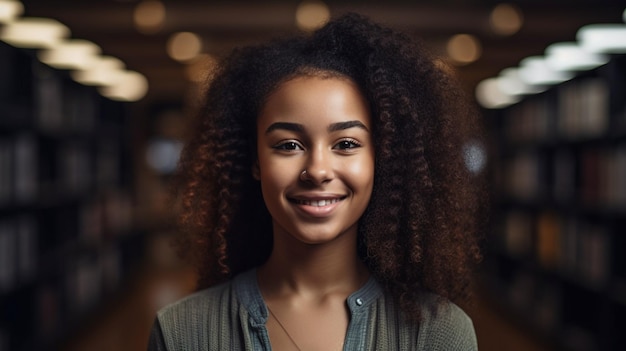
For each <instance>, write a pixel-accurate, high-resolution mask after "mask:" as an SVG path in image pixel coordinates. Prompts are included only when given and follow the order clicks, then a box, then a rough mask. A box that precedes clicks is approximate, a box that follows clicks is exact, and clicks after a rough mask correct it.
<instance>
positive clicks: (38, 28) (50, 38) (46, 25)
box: [0, 17, 70, 49]
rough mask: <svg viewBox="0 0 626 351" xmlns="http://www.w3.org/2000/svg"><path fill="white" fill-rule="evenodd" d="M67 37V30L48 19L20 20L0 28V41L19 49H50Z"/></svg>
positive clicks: (30, 18)
mask: <svg viewBox="0 0 626 351" xmlns="http://www.w3.org/2000/svg"><path fill="white" fill-rule="evenodd" d="M69 35H70V30H69V28H67V27H66V26H65V25H63V24H62V23H61V22H58V21H55V20H53V19H49V18H38V17H29V18H21V19H18V20H15V21H12V22H9V23H7V24H6V25H5V26H3V27H2V28H0V40H3V41H5V42H7V43H9V44H11V45H13V46H16V47H21V48H31V49H41V48H50V47H52V46H54V45H56V44H57V43H59V42H60V41H61V40H63V39H64V38H67V37H68V36H69Z"/></svg>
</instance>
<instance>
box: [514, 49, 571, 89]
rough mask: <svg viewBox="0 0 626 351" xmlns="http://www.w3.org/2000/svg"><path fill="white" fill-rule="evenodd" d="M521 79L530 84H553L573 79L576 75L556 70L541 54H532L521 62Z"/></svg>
mask: <svg viewBox="0 0 626 351" xmlns="http://www.w3.org/2000/svg"><path fill="white" fill-rule="evenodd" d="M519 77H520V79H521V80H522V81H523V82H524V83H526V84H530V85H552V84H558V83H561V82H564V81H566V80H569V79H572V78H573V77H574V75H573V74H572V73H569V72H562V71H555V70H554V69H552V68H551V67H550V66H548V64H547V63H546V60H545V59H544V58H543V57H540V56H531V57H527V58H525V59H523V60H522V61H521V62H520V68H519Z"/></svg>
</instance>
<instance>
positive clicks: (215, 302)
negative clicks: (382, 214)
mask: <svg viewBox="0 0 626 351" xmlns="http://www.w3.org/2000/svg"><path fill="white" fill-rule="evenodd" d="M421 300H422V301H421V304H422V306H423V308H422V316H421V317H422V319H421V322H420V323H419V324H415V323H408V322H406V321H405V320H404V318H403V317H402V316H401V314H400V313H399V311H398V309H397V306H396V305H395V304H394V303H393V301H392V300H391V298H390V297H389V296H388V295H387V294H385V293H384V292H383V289H382V288H381V287H380V285H379V284H378V283H377V282H376V280H375V279H374V278H373V277H372V278H370V279H369V281H368V282H367V283H366V284H365V285H364V286H363V287H361V288H360V289H359V290H357V291H356V292H354V293H353V294H352V295H350V296H349V297H348V299H347V301H346V303H347V306H348V309H349V312H350V322H349V325H348V330H347V333H346V337H345V342H344V350H359V351H361V350H424V351H437V350H446V351H448V350H458V351H472V350H478V347H477V342H476V334H475V332H474V327H473V325H472V321H471V319H470V318H469V317H468V316H467V315H466V314H465V312H463V310H461V309H460V308H459V307H458V306H456V305H455V304H453V303H451V302H448V301H445V300H444V301H442V299H438V298H437V297H436V296H434V295H432V294H424V295H423V298H422V299H421ZM267 318H268V311H267V307H266V306H265V302H264V301H263V298H262V296H261V292H260V290H259V287H258V284H257V280H256V271H255V270H251V271H248V272H245V273H242V274H241V275H239V276H237V277H235V278H234V279H233V280H231V281H229V282H227V283H224V284H221V285H219V286H215V287H212V288H209V289H206V290H203V291H200V292H197V293H195V294H193V295H191V296H189V297H186V298H184V299H182V300H180V301H178V302H175V303H174V304H172V305H169V306H167V307H165V308H163V309H162V310H160V311H159V312H158V314H157V318H156V320H155V323H154V326H153V328H152V333H151V335H150V344H149V346H148V350H150V351H162V350H168V351H178V350H180V351H182V350H185V351H189V350H220V351H223V350H265V351H269V350H271V349H272V347H271V344H270V339H269V335H268V332H267V329H266V327H265V323H266V321H267Z"/></svg>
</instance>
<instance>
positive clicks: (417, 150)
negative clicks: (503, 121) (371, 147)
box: [178, 14, 480, 315]
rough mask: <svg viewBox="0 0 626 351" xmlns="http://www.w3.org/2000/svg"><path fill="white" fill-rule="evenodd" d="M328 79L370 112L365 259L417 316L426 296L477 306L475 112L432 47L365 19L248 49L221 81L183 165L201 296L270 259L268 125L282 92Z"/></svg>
mask: <svg viewBox="0 0 626 351" xmlns="http://www.w3.org/2000/svg"><path fill="white" fill-rule="evenodd" d="M316 72H317V73H316ZM320 72H322V73H323V72H326V74H337V75H339V76H345V77H348V78H349V79H351V80H352V81H354V82H355V83H356V84H357V85H358V86H359V87H360V89H361V91H362V93H363V94H364V96H365V98H366V99H367V101H368V102H369V104H370V111H371V114H372V121H373V140H374V143H375V166H374V167H375V170H374V173H375V177H374V187H373V192H372V196H371V200H370V203H369V205H368V207H367V209H366V210H365V213H364V214H363V216H362V217H361V219H360V221H359V226H358V239H357V240H358V249H359V255H360V257H361V258H362V260H363V261H364V262H365V263H366V265H367V266H368V268H369V269H370V271H371V273H372V274H373V275H374V276H375V277H376V279H377V280H378V281H379V282H380V283H381V284H382V285H383V286H384V287H385V288H386V289H387V291H389V292H390V293H391V294H392V296H394V300H395V301H397V303H398V304H399V306H401V307H402V309H403V310H405V311H406V312H407V314H408V315H419V311H418V307H417V306H418V303H417V302H416V301H417V300H418V299H419V293H420V292H421V291H431V292H434V293H436V294H438V295H439V296H442V297H444V298H448V299H451V300H457V299H459V298H463V297H466V295H467V292H468V287H469V285H470V283H471V280H472V278H473V277H472V269H473V264H474V263H475V262H477V260H479V258H480V250H479V245H478V241H477V236H476V235H475V233H476V228H477V226H476V223H477V222H476V209H477V208H476V207H477V206H476V204H477V202H476V201H477V198H478V197H477V193H476V191H475V187H474V186H473V185H472V184H473V183H472V175H471V174H470V172H469V171H468V170H467V168H466V166H465V164H464V160H463V152H462V148H463V145H464V143H465V142H466V141H467V140H468V135H469V133H467V131H469V130H470V129H471V128H470V127H471V123H472V121H473V120H474V119H473V118H474V117H475V116H474V115H475V109H474V108H473V105H471V104H469V103H468V101H467V98H466V97H465V95H464V94H463V91H462V89H460V87H459V86H458V85H457V83H456V82H455V80H454V79H452V78H451V77H450V75H449V74H448V73H446V72H445V71H444V70H443V69H441V68H440V67H438V66H437V65H436V64H435V60H434V59H433V57H431V56H429V54H427V53H426V50H424V49H423V47H422V46H420V45H419V44H418V43H415V42H414V40H412V39H409V38H408V37H406V36H405V35H404V34H401V33H398V32H395V31H393V30H391V29H389V28H385V27H382V26H380V25H378V24H375V23H372V22H371V21H370V20H369V19H367V18H364V17H362V16H360V15H356V14H348V15H345V16H342V17H341V18H338V19H336V20H333V21H331V22H329V23H328V24H326V25H325V26H324V27H323V28H321V29H319V30H317V31H316V32H314V33H312V34H310V35H301V36H295V37H292V38H287V39H280V40H275V41H272V42H269V43H266V44H264V45H259V46H253V47H246V48H241V49H237V50H235V51H234V52H233V53H232V54H231V55H230V56H229V57H227V58H226V59H225V60H224V61H223V65H222V66H221V67H220V68H219V69H218V71H217V73H215V75H214V76H213V79H212V80H211V82H210V86H209V87H208V89H207V92H206V96H205V102H204V104H203V107H202V108H201V110H200V111H199V113H198V116H197V119H196V124H195V125H194V126H193V128H192V136H191V138H190V140H189V141H188V143H187V144H186V146H185V148H184V150H183V152H182V154H181V159H180V165H179V166H180V167H179V171H180V173H179V174H180V179H179V180H180V183H179V192H178V196H179V199H180V200H181V201H180V204H181V208H180V210H181V211H180V222H181V224H182V225H183V228H184V235H183V236H181V237H180V240H179V250H180V251H181V253H183V254H184V255H185V256H186V257H188V258H190V259H191V260H192V262H193V263H194V264H195V266H196V268H197V269H198V271H199V288H204V287H207V286H211V285H214V284H217V283H219V282H222V281H224V280H227V279H229V278H230V277H232V276H234V275H236V274H237V273H240V272H242V271H245V270H248V269H250V268H252V267H256V266H259V265H261V264H262V263H263V262H264V261H265V260H266V259H267V258H268V257H269V254H270V251H271V248H272V240H273V239H272V224H271V218H270V215H269V213H268V211H267V209H266V207H265V204H264V202H263V197H262V195H261V190H260V184H259V182H258V181H256V180H255V179H254V178H253V176H252V171H251V170H252V165H253V164H254V162H255V160H256V119H257V116H258V114H259V110H260V108H261V107H262V106H263V103H264V101H265V99H266V98H267V97H268V95H269V94H270V93H271V92H272V91H273V90H274V89H276V87H277V86H278V85H280V84H281V83H283V82H285V81H287V80H289V79H292V78H294V77H297V76H302V75H314V74H319V73H320Z"/></svg>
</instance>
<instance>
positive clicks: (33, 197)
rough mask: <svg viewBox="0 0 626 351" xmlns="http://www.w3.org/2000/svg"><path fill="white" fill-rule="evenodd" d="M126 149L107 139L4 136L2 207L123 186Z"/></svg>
mask: <svg viewBox="0 0 626 351" xmlns="http://www.w3.org/2000/svg"><path fill="white" fill-rule="evenodd" d="M120 149H121V146H120V143H119V142H117V141H115V140H109V139H107V138H103V139H102V140H99V141H97V140H96V141H94V140H89V141H85V140H52V141H50V140H45V139H42V138H40V137H39V136H38V135H37V134H36V133H32V132H21V133H18V134H15V135H9V136H0V210H1V209H2V208H3V206H4V207H6V206H10V205H14V204H17V205H23V204H32V203H34V202H36V201H39V200H45V199H43V198H46V197H55V196H57V195H58V194H66V195H67V194H81V193H85V192H91V191H92V190H93V189H105V188H108V187H111V186H114V185H115V184H118V183H119V181H120V174H121V172H122V166H123V165H122V163H121V156H120Z"/></svg>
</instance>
